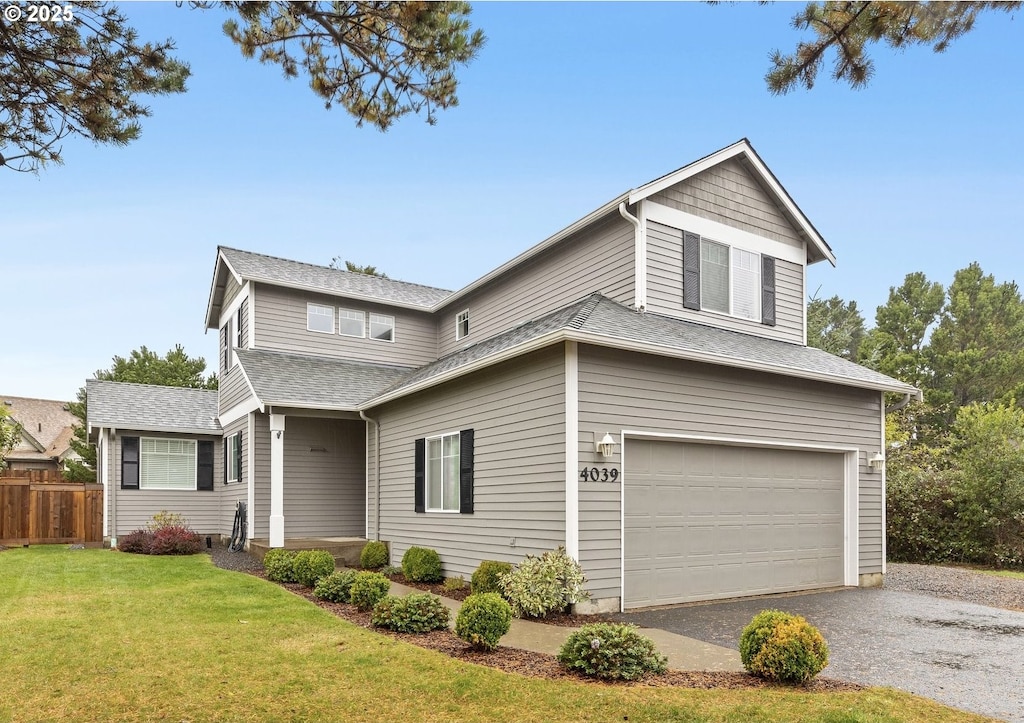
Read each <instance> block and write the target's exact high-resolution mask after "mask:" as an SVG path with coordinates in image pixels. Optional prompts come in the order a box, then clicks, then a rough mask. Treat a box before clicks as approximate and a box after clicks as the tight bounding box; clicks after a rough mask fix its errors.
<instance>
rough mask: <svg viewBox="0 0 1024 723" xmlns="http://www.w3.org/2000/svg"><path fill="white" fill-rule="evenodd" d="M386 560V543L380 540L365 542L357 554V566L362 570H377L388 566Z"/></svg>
mask: <svg viewBox="0 0 1024 723" xmlns="http://www.w3.org/2000/svg"><path fill="white" fill-rule="evenodd" d="M388 560H389V558H388V546H387V543H384V542H381V541H380V540H371V541H370V542H367V543H366V544H365V545H363V551H362V552H361V553H359V566H360V567H362V568H363V569H364V570H379V569H380V568H382V567H384V566H385V565H387V564H388Z"/></svg>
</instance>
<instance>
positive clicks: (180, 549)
mask: <svg viewBox="0 0 1024 723" xmlns="http://www.w3.org/2000/svg"><path fill="white" fill-rule="evenodd" d="M202 549H203V543H202V539H201V538H200V537H199V535H198V534H196V533H195V532H193V531H192V530H190V529H188V528H187V527H184V526H183V525H168V526H166V527H161V528H160V529H158V530H157V531H156V532H154V533H153V543H152V544H151V545H150V548H149V554H150V555H195V554H196V553H198V552H199V551H200V550H202Z"/></svg>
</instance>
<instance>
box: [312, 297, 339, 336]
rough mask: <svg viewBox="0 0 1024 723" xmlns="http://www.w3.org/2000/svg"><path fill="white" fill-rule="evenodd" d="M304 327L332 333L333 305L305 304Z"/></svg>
mask: <svg viewBox="0 0 1024 723" xmlns="http://www.w3.org/2000/svg"><path fill="white" fill-rule="evenodd" d="M306 329H307V330H309V331H321V332H324V333H326V334H333V333H334V307H333V306H321V305H320V304H306Z"/></svg>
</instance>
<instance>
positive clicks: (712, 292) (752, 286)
mask: <svg viewBox="0 0 1024 723" xmlns="http://www.w3.org/2000/svg"><path fill="white" fill-rule="evenodd" d="M700 306H701V308H702V309H706V310H708V311H718V312H721V313H722V314H732V315H733V316H741V317H743V318H744V319H755V320H760V318H761V260H760V256H758V255H757V254H755V253H751V252H750V251H744V250H743V249H738V248H735V247H730V246H727V245H725V244H722V243H718V242H717V241H710V240H708V239H701V241H700Z"/></svg>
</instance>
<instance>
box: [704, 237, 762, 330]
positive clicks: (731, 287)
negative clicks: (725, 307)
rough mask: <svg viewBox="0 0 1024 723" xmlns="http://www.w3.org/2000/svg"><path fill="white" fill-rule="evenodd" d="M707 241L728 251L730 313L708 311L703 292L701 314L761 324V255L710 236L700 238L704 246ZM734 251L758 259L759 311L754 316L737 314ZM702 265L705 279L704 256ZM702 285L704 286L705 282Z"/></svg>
mask: <svg viewBox="0 0 1024 723" xmlns="http://www.w3.org/2000/svg"><path fill="white" fill-rule="evenodd" d="M705 241H707V242H708V243H713V244H717V245H719V246H725V248H726V249H728V252H729V261H728V263H727V268H728V271H729V311H727V312H726V311H719V310H718V309H708V308H707V307H705V306H704V294H703V291H702V293H701V299H700V310H701V312H703V313H706V314H718V315H719V316H727V317H729V318H730V319H740V320H741V321H753V322H758V323H759V322H760V321H761V274H762V271H763V267H762V263H761V253H760V252H758V251H752V250H750V249H746V248H743V247H742V246H739V245H736V244H730V243H727V242H725V241H719V240H718V239H715V238H711V237H710V236H701V237H700V243H701V244H703V243H704V242H705ZM733 249H736V250H739V251H744V252H746V253H748V254H753V255H754V256H756V257H757V262H756V263H755V269H756V271H757V280H758V283H757V284H755V286H754V298H755V299H756V300H757V311H756V313H755V314H754V316H743V315H742V314H737V313H736V311H735V298H736V297H735V293H736V286H735V281H736V274H734V273H733V258H734V257H733ZM700 264H701V269H700V274H701V279H703V278H704V259H703V255H702V257H701V259H700ZM701 283H702V284H703V281H702V282H701Z"/></svg>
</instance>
